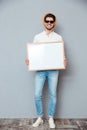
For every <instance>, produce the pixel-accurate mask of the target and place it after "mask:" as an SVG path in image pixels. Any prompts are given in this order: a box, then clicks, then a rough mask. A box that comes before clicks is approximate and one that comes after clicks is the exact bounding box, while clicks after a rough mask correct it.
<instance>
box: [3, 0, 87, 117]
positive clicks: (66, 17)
mask: <svg viewBox="0 0 87 130" xmlns="http://www.w3.org/2000/svg"><path fill="white" fill-rule="evenodd" d="M48 12H51V13H54V14H55V15H56V16H57V19H58V25H57V28H56V32H57V33H59V34H60V35H62V37H63V39H64V41H65V53H66V56H67V60H68V66H67V69H66V71H60V77H59V85H58V90H57V91H58V96H57V99H58V101H57V111H56V117H57V118H87V58H86V55H87V1H86V0H36V1H35V0H0V118H3V117H4V118H15V117H16V118H24V117H28V118H33V117H36V116H37V115H36V109H35V105H34V75H35V73H34V72H28V71H27V66H26V64H25V59H26V54H27V53H26V43H27V42H32V41H33V37H34V35H35V34H37V33H39V32H41V31H43V29H44V28H43V25H42V23H41V22H42V18H43V16H44V14H45V13H48ZM43 96H44V101H43V102H44V103H43V104H44V112H45V116H47V112H48V104H49V103H48V102H49V96H48V89H47V82H46V84H45V89H44V94H43Z"/></svg>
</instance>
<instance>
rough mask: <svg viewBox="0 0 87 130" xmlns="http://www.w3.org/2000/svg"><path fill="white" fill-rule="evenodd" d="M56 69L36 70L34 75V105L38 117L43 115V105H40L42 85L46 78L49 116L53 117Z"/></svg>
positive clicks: (57, 72) (56, 79)
mask: <svg viewBox="0 0 87 130" xmlns="http://www.w3.org/2000/svg"><path fill="white" fill-rule="evenodd" d="M58 75H59V71H58V70H46V71H37V72H36V75H35V105H36V110H37V115H38V116H39V117H42V116H43V105H42V93H43V87H44V83H45V80H46V77H47V78H48V87H49V97H50V104H49V117H54V114H55V110H56V89H57V83H58Z"/></svg>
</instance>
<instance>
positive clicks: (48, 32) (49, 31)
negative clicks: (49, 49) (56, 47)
mask: <svg viewBox="0 0 87 130" xmlns="http://www.w3.org/2000/svg"><path fill="white" fill-rule="evenodd" d="M45 32H46V34H47V35H49V34H50V33H51V32H53V30H47V29H46V30H45Z"/></svg>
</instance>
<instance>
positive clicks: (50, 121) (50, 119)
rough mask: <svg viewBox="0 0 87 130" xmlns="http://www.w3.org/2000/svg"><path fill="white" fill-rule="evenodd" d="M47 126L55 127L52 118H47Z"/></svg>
mask: <svg viewBox="0 0 87 130" xmlns="http://www.w3.org/2000/svg"><path fill="white" fill-rule="evenodd" d="M49 127H50V128H55V123H54V120H53V118H49Z"/></svg>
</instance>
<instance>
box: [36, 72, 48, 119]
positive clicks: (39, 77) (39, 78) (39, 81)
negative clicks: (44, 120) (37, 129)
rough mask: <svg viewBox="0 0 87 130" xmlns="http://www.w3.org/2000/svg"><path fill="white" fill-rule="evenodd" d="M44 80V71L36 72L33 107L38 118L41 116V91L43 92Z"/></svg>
mask: <svg viewBox="0 0 87 130" xmlns="http://www.w3.org/2000/svg"><path fill="white" fill-rule="evenodd" d="M45 80H46V72H45V71H38V72H36V77H35V105H36V110H37V115H38V116H39V117H42V116H43V107H42V91H43V87H44V83H45Z"/></svg>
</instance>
